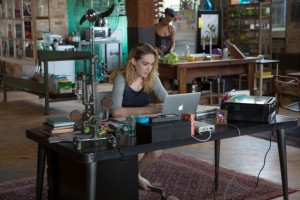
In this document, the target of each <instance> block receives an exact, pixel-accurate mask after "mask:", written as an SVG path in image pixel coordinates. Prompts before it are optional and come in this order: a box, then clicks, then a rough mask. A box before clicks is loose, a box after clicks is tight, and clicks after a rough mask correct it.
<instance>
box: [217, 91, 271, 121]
mask: <svg viewBox="0 0 300 200" xmlns="http://www.w3.org/2000/svg"><path fill="white" fill-rule="evenodd" d="M276 106H277V100H276V98H274V97H266V96H245V95H238V96H233V97H231V98H230V99H228V100H227V101H226V102H223V103H222V104H221V109H224V110H227V112H228V115H227V120H229V121H230V120H232V121H251V122H263V123H270V122H271V121H272V120H273V119H274V117H275V114H276Z"/></svg>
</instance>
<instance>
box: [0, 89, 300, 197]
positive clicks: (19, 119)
mask: <svg viewBox="0 0 300 200" xmlns="http://www.w3.org/2000/svg"><path fill="white" fill-rule="evenodd" d="M100 90H105V88H100ZM0 92H1V93H0V101H1V102H0V117H1V120H0V144H1V145H0V182H5V181H9V180H14V179H18V178H23V177H29V176H35V174H36V154H37V144H36V143H35V142H33V141H31V140H29V139H27V138H26V137H25V130H26V129H28V128H34V127H39V126H41V125H42V122H44V121H45V117H46V116H45V115H44V114H43V113H44V99H40V98H39V97H38V96H35V95H31V94H28V93H26V92H16V91H12V92H10V93H9V94H8V101H7V102H2V99H3V93H2V91H0ZM72 110H79V111H82V110H83V105H82V104H81V103H79V102H78V101H66V102H56V103H51V104H50V115H51V116H67V115H69V113H70V112H71V111H72ZM284 114H285V113H284ZM289 116H293V117H298V118H300V115H299V114H295V113H294V114H293V115H291V114H289ZM299 134H300V133H299ZM269 144H270V142H269V141H266V140H262V139H258V138H254V137H250V136H243V137H237V138H232V139H225V140H222V143H221V165H222V166H223V167H227V168H231V169H235V170H236V171H239V172H242V173H246V174H250V175H253V176H257V174H258V173H259V171H260V169H261V168H262V166H263V162H264V156H265V154H266V152H267V149H268V148H269ZM172 150H176V151H180V152H183V153H185V154H188V155H192V156H195V157H197V158H199V159H202V160H207V161H209V162H213V160H214V158H213V144H212V143H211V142H207V143H201V144H196V145H190V146H184V147H180V148H174V149H172ZM287 156H288V176H289V186H290V187H292V188H298V189H299V187H300V175H299V170H300V149H299V148H295V147H291V146H287ZM260 177H261V178H264V179H267V180H270V181H272V182H276V183H281V177H280V168H279V160H278V150H277V144H276V143H274V142H272V143H271V150H270V152H269V153H268V156H267V159H266V165H265V167H264V169H263V171H262V173H261V175H260ZM289 197H290V199H294V200H296V199H297V200H298V199H300V192H297V193H294V194H291V195H290V196H289ZM278 199H282V198H278Z"/></svg>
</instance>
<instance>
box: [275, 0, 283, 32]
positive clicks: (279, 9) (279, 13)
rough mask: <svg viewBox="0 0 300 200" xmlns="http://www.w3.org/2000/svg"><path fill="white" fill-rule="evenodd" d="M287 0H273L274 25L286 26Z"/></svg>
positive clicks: (278, 26) (277, 26) (276, 26)
mask: <svg viewBox="0 0 300 200" xmlns="http://www.w3.org/2000/svg"><path fill="white" fill-rule="evenodd" d="M285 18H286V0H273V4H272V27H273V28H274V29H277V28H285Z"/></svg>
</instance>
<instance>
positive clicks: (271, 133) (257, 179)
mask: <svg viewBox="0 0 300 200" xmlns="http://www.w3.org/2000/svg"><path fill="white" fill-rule="evenodd" d="M274 121H275V123H274V126H273V129H272V131H271V132H270V136H269V148H268V150H267V152H266V153H265V156H264V162H263V166H262V167H261V169H260V170H259V172H258V175H257V178H256V184H255V186H254V188H253V189H252V190H251V191H250V192H249V194H248V195H247V196H246V197H249V196H250V195H251V194H252V192H253V191H254V190H255V189H256V188H257V186H258V184H259V177H260V174H261V172H262V170H263V169H264V167H265V165H266V160H267V155H268V153H269V151H270V150H271V147H272V135H273V134H274V133H275V130H276V117H275V118H274Z"/></svg>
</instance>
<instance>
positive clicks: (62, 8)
mask: <svg viewBox="0 0 300 200" xmlns="http://www.w3.org/2000/svg"><path fill="white" fill-rule="evenodd" d="M47 1H48V0H44V2H45V4H44V15H48V14H47V13H48V5H47ZM74 3H75V1H74ZM49 11H50V12H49V18H50V20H49V21H50V27H49V21H48V20H44V19H42V20H38V21H37V30H49V28H50V31H51V33H52V34H58V35H61V36H62V37H63V38H65V37H66V36H67V35H68V12H67V1H66V0H49Z"/></svg>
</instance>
